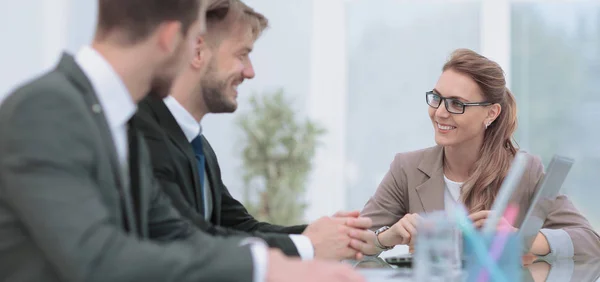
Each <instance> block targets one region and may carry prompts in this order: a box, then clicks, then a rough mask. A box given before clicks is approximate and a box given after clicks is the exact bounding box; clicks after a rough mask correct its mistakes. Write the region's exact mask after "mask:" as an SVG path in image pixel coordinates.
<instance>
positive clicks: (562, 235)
mask: <svg viewBox="0 0 600 282" xmlns="http://www.w3.org/2000/svg"><path fill="white" fill-rule="evenodd" d="M444 183H445V184H446V185H445V186H446V189H444V207H445V208H444V210H445V211H446V212H448V213H451V212H453V207H455V206H456V205H457V204H458V201H459V198H460V189H461V187H462V185H463V183H462V182H456V181H452V180H450V179H448V178H447V177H446V175H444ZM521 212H526V211H521ZM540 233H542V234H543V235H544V236H545V237H546V240H548V245H549V246H550V253H549V254H547V255H545V256H543V257H542V258H543V259H562V258H571V257H573V254H574V248H573V241H571V236H569V233H567V232H566V231H564V230H562V229H548V228H542V229H541V230H540Z"/></svg>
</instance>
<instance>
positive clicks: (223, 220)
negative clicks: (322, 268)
mask: <svg viewBox="0 0 600 282" xmlns="http://www.w3.org/2000/svg"><path fill="white" fill-rule="evenodd" d="M136 116H137V117H138V118H139V119H138V120H139V124H140V129H141V131H142V132H143V134H144V136H145V139H146V142H147V144H148V146H149V147H150V155H151V158H152V163H153V166H154V174H155V177H156V178H157V179H158V180H159V181H160V183H161V185H162V187H163V188H164V189H165V190H166V192H167V194H169V196H171V199H172V200H173V202H174V203H175V206H176V207H177V208H178V209H179V210H180V212H181V213H182V214H183V215H184V216H186V217H188V218H190V219H191V220H192V221H193V222H195V223H196V224H197V225H198V226H204V228H208V229H207V230H208V231H209V232H213V233H214V234H221V235H227V234H231V232H234V233H235V230H237V231H243V232H261V233H263V232H268V233H269V234H261V233H253V234H254V235H256V236H259V237H262V238H264V239H265V240H266V241H267V243H269V245H271V246H274V247H278V248H281V249H282V250H283V251H284V252H285V253H286V254H288V255H298V252H297V250H296V248H295V246H294V245H293V243H292V242H291V240H290V239H289V236H287V235H281V234H273V233H284V234H299V233H302V232H303V231H304V229H305V228H306V226H305V225H300V226H291V227H283V226H278V225H272V224H268V223H265V222H259V221H257V220H256V219H255V218H254V217H252V216H251V215H250V214H249V213H248V211H247V210H246V208H245V207H244V206H243V205H242V204H241V203H240V202H238V201H237V200H236V199H234V198H233V197H232V196H231V194H230V193H229V191H228V190H227V187H225V185H224V184H223V181H222V179H221V170H220V168H219V163H218V161H217V157H216V155H215V152H214V151H213V149H212V148H211V146H210V144H209V143H208V141H207V140H206V139H204V138H203V140H202V141H203V148H204V154H205V157H206V169H207V175H208V181H209V183H210V187H211V189H212V195H213V199H212V201H213V213H212V218H211V222H210V223H212V225H219V226H223V227H227V228H228V229H224V228H216V229H215V227H214V226H209V224H207V223H206V221H205V220H204V215H203V213H204V206H203V202H202V200H201V195H199V194H200V193H199V191H200V182H199V174H198V165H197V163H196V158H195V156H194V151H193V148H192V146H191V144H190V143H189V142H188V140H187V138H186V137H185V135H184V133H183V131H182V130H181V128H180V127H179V125H178V124H177V121H176V120H175V117H173V115H172V114H171V112H170V111H169V109H168V108H167V106H166V105H165V104H164V102H163V101H162V100H160V99H157V98H154V97H148V98H146V99H145V100H143V101H142V102H141V103H140V105H139V112H138V113H137V114H136ZM238 233H239V232H238Z"/></svg>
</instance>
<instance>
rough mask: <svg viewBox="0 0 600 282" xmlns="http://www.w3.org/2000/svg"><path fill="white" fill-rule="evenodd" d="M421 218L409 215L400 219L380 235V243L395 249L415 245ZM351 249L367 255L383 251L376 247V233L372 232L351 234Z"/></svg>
mask: <svg viewBox="0 0 600 282" xmlns="http://www.w3.org/2000/svg"><path fill="white" fill-rule="evenodd" d="M419 218H420V216H419V215H418V214H407V215H405V216H404V217H402V219H400V220H399V221H398V222H396V224H394V225H393V226H391V227H390V229H388V230H386V231H384V232H382V233H379V243H381V245H383V246H384V247H394V246H396V245H414V241H415V239H416V236H417V222H418V220H419ZM350 237H351V238H352V240H351V241H350V247H352V248H353V249H355V250H357V251H360V252H361V253H363V254H365V255H376V254H379V253H380V252H381V251H382V249H380V248H378V247H377V246H376V245H375V239H376V237H375V232H373V231H370V230H363V231H356V230H353V231H352V232H350Z"/></svg>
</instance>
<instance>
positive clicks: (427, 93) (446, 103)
mask: <svg viewBox="0 0 600 282" xmlns="http://www.w3.org/2000/svg"><path fill="white" fill-rule="evenodd" d="M429 95H432V96H437V97H438V98H440V99H441V101H440V104H439V105H438V106H437V107H434V106H432V105H431V104H429ZM448 101H450V102H456V103H458V104H459V105H462V107H461V108H462V111H461V112H460V113H455V112H451V111H450V110H449V107H448V105H449V104H448ZM425 102H426V103H427V105H429V106H430V107H432V108H434V109H437V108H439V107H440V106H441V105H442V102H444V106H446V111H448V112H449V113H451V114H457V115H462V114H464V113H465V108H466V107H473V106H491V105H493V104H494V103H490V102H476V103H466V102H462V101H460V100H458V99H456V98H445V97H442V95H440V94H437V93H435V92H433V90H431V91H427V92H425Z"/></svg>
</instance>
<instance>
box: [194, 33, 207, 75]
mask: <svg viewBox="0 0 600 282" xmlns="http://www.w3.org/2000/svg"><path fill="white" fill-rule="evenodd" d="M209 51H210V50H209V49H208V46H207V44H206V39H205V38H204V37H203V36H198V39H196V46H195V47H194V58H193V59H192V67H193V68H195V69H201V68H202V66H203V65H204V64H205V63H206V62H207V60H208V55H209V54H208V53H209Z"/></svg>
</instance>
